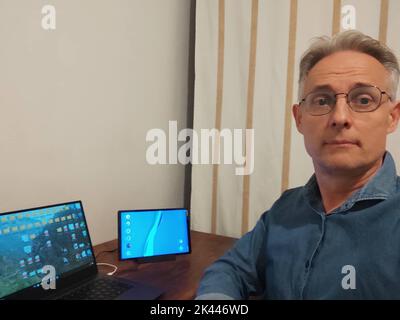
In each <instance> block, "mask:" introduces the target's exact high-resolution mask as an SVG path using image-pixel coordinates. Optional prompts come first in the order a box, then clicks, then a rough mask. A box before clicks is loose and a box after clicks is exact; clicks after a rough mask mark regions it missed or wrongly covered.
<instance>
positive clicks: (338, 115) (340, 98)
mask: <svg viewBox="0 0 400 320" xmlns="http://www.w3.org/2000/svg"><path fill="white" fill-rule="evenodd" d="M351 113H352V110H351V109H350V107H349V105H348V103H347V95H346V94H338V95H337V96H336V105H335V106H334V107H333V110H332V111H331V112H330V118H329V126H331V127H334V128H338V129H339V128H349V127H350V126H351V123H352V118H351V117H352V114H351Z"/></svg>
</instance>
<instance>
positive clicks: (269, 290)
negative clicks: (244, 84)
mask: <svg viewBox="0 0 400 320" xmlns="http://www.w3.org/2000/svg"><path fill="white" fill-rule="evenodd" d="M399 74H400V71H399V64H398V62H397V59H396V57H395V55H394V54H393V53H392V51H391V50H390V49H389V48H387V47H386V46H384V45H382V44H380V43H379V42H378V41H376V40H374V39H372V38H370V37H368V36H366V35H364V34H362V33H360V32H358V31H346V32H343V33H340V34H338V35H336V36H335V37H333V38H332V39H329V38H320V39H318V40H317V41H316V42H315V43H314V44H313V45H312V46H311V48H310V49H309V50H308V51H307V52H306V53H305V54H304V56H303V58H302V61H301V64H300V79H299V96H300V102H299V103H298V104H296V105H294V106H293V116H294V118H295V120H296V126H297V130H298V131H299V132H300V133H301V134H302V135H303V136H304V143H305V147H306V150H307V153H308V154H309V155H310V157H311V158H312V161H313V164H314V170H315V174H314V175H313V176H312V177H311V178H310V180H309V181H308V183H307V184H306V185H305V186H303V187H300V188H295V189H291V190H287V191H286V192H284V193H283V194H282V196H281V197H280V198H279V199H278V200H277V201H276V202H275V203H274V205H273V206H272V207H271V209H270V210H269V211H267V212H265V213H264V214H263V215H262V216H261V218H260V220H259V221H258V222H257V224H256V226H255V227H254V229H253V230H252V231H251V232H249V233H247V234H246V235H245V236H243V237H242V238H241V239H240V240H238V241H237V243H236V244H235V246H234V247H233V248H232V249H231V250H229V251H228V252H227V253H226V254H225V255H224V256H223V257H221V258H220V259H219V260H218V261H216V262H215V263H214V264H213V265H212V266H211V267H209V268H208V269H207V270H206V272H205V274H204V276H203V279H202V281H201V283H200V287H199V289H198V293H197V294H198V296H197V299H246V298H248V297H249V296H250V295H262V296H263V297H264V298H265V299H400V177H398V176H397V174H396V169H395V163H394V161H393V158H392V156H391V155H390V153H389V152H387V151H386V138H387V135H388V134H390V133H392V132H393V131H395V129H396V127H397V124H398V121H399V117H400V102H399V101H397V102H396V91H397V86H398V81H399Z"/></svg>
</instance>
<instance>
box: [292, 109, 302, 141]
mask: <svg viewBox="0 0 400 320" xmlns="http://www.w3.org/2000/svg"><path fill="white" fill-rule="evenodd" d="M292 113H293V117H294V120H295V121H296V127H297V131H298V132H300V133H301V134H303V129H302V122H301V120H302V111H301V108H300V105H298V104H294V105H293V107H292Z"/></svg>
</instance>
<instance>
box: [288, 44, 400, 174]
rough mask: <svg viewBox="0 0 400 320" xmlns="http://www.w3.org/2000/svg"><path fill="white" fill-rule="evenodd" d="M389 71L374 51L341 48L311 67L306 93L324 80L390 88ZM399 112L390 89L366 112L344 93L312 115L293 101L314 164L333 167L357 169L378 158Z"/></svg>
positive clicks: (345, 86)
mask: <svg viewBox="0 0 400 320" xmlns="http://www.w3.org/2000/svg"><path fill="white" fill-rule="evenodd" d="M389 77H390V74H389V72H388V71H387V70H386V69H385V68H384V67H383V65H382V64H381V63H379V61H377V60H376V59H374V58H373V57H371V56H369V55H367V54H364V53H359V52H355V51H341V52H337V53H334V54H332V55H330V56H328V57H325V58H324V59H322V60H320V61H319V62H318V63H317V64H316V65H315V66H314V67H313V68H312V69H311V70H310V72H309V74H308V76H307V78H306V80H305V82H304V92H303V97H305V95H307V94H308V93H310V92H313V91H314V90H315V88H317V87H319V86H328V87H329V88H330V89H331V90H332V91H333V92H335V93H347V92H349V91H350V90H351V89H352V88H353V87H354V86H355V85H356V84H359V83H363V84H367V85H373V86H377V87H379V88H380V89H381V90H382V91H386V92H388V93H390V90H389V89H390V82H389V80H390V78H389ZM303 97H302V98H303ZM399 114H400V104H397V105H396V104H395V103H394V102H392V101H390V100H389V98H388V96H386V95H383V96H382V104H381V106H380V107H379V108H378V109H377V110H375V111H373V112H367V113H357V112H354V111H353V110H351V109H350V107H349V106H348V104H347V102H346V97H345V96H344V95H339V96H337V103H336V105H335V107H334V108H333V110H332V111H331V112H330V113H328V114H326V115H322V116H313V115H310V114H308V113H306V112H305V110H304V109H303V108H302V106H299V105H294V106H293V115H294V117H295V120H296V125H297V129H298V131H299V132H300V133H301V134H303V136H304V142H305V147H306V150H307V152H308V154H309V155H310V156H311V158H312V159H313V162H314V166H317V167H318V168H321V169H325V170H328V171H330V172H332V173H340V172H346V173H349V172H352V173H354V174H357V172H358V171H360V172H363V171H364V170H366V169H368V168H370V167H371V166H373V165H374V164H376V163H377V162H379V161H380V159H381V157H382V155H383V153H384V152H385V150H386V136H387V134H389V133H391V132H393V131H394V130H395V129H396V126H397V123H398V119H399ZM346 142H347V143H346Z"/></svg>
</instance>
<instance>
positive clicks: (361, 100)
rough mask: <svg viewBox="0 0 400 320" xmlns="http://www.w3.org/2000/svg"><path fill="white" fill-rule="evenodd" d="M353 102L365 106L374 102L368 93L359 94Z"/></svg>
mask: <svg viewBox="0 0 400 320" xmlns="http://www.w3.org/2000/svg"><path fill="white" fill-rule="evenodd" d="M355 102H356V103H357V104H358V105H362V106H367V105H370V104H371V103H373V102H374V99H373V98H372V97H371V96H368V95H360V96H358V97H356V99H355Z"/></svg>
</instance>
